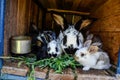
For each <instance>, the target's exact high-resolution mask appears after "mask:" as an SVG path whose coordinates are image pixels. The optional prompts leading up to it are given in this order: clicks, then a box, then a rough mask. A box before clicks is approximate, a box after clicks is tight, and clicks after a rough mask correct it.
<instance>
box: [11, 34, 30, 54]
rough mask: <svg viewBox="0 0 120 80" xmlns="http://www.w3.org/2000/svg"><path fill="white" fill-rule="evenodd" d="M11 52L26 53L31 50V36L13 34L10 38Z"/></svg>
mask: <svg viewBox="0 0 120 80" xmlns="http://www.w3.org/2000/svg"><path fill="white" fill-rule="evenodd" d="M11 52H12V53H14V54H27V53H30V52H31V37H29V36H14V37H12V39H11Z"/></svg>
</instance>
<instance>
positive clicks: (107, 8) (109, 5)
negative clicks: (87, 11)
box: [91, 0, 120, 18]
mask: <svg viewBox="0 0 120 80" xmlns="http://www.w3.org/2000/svg"><path fill="white" fill-rule="evenodd" d="M113 15H114V16H118V15H120V0H115V1H114V0H108V1H107V2H106V3H104V4H103V5H101V6H100V7H99V8H97V9H96V10H93V11H92V13H91V16H94V17H97V18H105V17H109V16H113Z"/></svg>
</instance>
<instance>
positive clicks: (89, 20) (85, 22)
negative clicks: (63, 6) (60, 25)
mask: <svg viewBox="0 0 120 80" xmlns="http://www.w3.org/2000/svg"><path fill="white" fill-rule="evenodd" d="M91 23H92V20H91V19H84V20H82V23H81V25H80V29H79V30H81V29H83V28H85V27H87V26H89V25H90V24H91Z"/></svg>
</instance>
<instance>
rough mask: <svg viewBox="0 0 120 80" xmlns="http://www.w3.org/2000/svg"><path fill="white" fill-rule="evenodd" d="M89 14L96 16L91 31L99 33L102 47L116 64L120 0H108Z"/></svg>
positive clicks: (119, 36)
mask: <svg viewBox="0 0 120 80" xmlns="http://www.w3.org/2000/svg"><path fill="white" fill-rule="evenodd" d="M91 16H93V17H96V18H98V20H97V21H96V22H95V23H94V25H93V26H92V29H91V31H92V32H93V33H95V34H97V35H100V36H101V38H102V41H103V48H104V50H105V51H107V52H108V53H109V55H110V58H111V62H113V63H115V64H117V59H118V50H119V47H120V0H108V1H107V2H106V3H104V4H103V5H102V6H100V7H99V8H98V9H96V10H94V11H93V12H92V14H91Z"/></svg>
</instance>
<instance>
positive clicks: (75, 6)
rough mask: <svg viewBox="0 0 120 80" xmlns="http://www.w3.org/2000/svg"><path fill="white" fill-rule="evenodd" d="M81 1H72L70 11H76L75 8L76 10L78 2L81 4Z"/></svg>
mask: <svg viewBox="0 0 120 80" xmlns="http://www.w3.org/2000/svg"><path fill="white" fill-rule="evenodd" d="M81 1H82V0H74V1H73V5H72V7H71V9H72V10H77V8H78V6H79V5H80V2H81Z"/></svg>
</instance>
